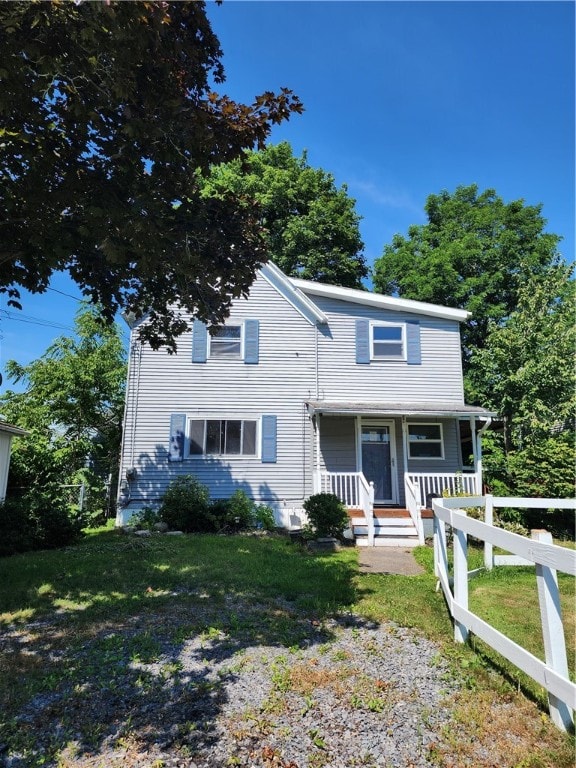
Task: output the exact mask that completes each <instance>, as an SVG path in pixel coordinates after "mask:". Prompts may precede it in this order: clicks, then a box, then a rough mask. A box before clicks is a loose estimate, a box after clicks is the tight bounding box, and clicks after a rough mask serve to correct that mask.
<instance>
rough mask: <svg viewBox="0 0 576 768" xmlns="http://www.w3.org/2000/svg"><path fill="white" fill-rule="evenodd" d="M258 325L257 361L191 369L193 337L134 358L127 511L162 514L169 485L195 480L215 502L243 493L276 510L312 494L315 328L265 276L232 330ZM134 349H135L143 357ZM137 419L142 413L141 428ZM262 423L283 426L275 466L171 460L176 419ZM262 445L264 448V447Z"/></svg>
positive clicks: (125, 460) (253, 461)
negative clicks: (249, 322) (152, 508)
mask: <svg viewBox="0 0 576 768" xmlns="http://www.w3.org/2000/svg"><path fill="white" fill-rule="evenodd" d="M246 319H257V320H259V362H258V364H256V365H250V364H246V363H244V361H243V360H241V359H230V358H228V359H224V358H220V359H214V358H208V360H207V362H205V363H193V362H192V333H191V332H190V333H186V334H185V335H183V336H182V337H180V339H178V352H177V354H175V355H169V354H167V353H166V352H165V351H162V350H159V351H153V350H151V349H150V348H149V347H148V346H144V347H142V349H141V357H140V361H139V363H138V359H137V358H138V352H137V351H136V352H135V354H133V355H131V361H130V362H131V365H130V373H129V382H128V392H127V404H126V420H125V421H126V423H125V438H124V448H123V454H122V464H121V475H120V476H121V478H124V477H125V476H126V470H129V469H130V468H134V469H135V470H136V479H135V480H134V481H133V482H131V483H130V503H129V505H128V511H125V512H123V513H122V518H123V519H122V522H126V519H127V518H129V517H130V515H131V514H132V512H131V511H130V510H137V509H140V508H142V506H146V505H157V503H158V500H159V499H160V497H161V495H162V493H163V492H164V490H165V489H166V487H167V485H168V483H169V482H170V481H171V480H173V479H174V478H175V477H177V476H179V475H186V474H193V475H195V476H196V477H197V478H198V479H199V480H200V481H201V482H202V483H205V484H206V485H207V486H208V487H209V489H210V494H211V497H212V498H223V497H228V496H230V495H231V494H232V493H233V492H234V490H236V489H237V488H242V489H243V490H245V491H246V493H248V495H249V496H251V497H252V498H254V499H255V500H256V501H262V502H270V503H272V504H273V505H274V506H275V508H277V509H278V510H280V509H282V507H284V506H286V507H299V506H301V505H302V502H303V500H304V499H305V498H306V497H307V496H309V495H310V493H311V492H312V475H311V468H312V457H311V449H312V439H311V424H310V420H309V418H308V416H307V413H306V410H305V405H304V403H305V401H306V400H307V399H310V398H313V397H314V396H315V394H316V392H315V390H314V386H315V371H316V369H315V365H316V356H315V328H314V327H313V326H312V325H310V323H308V322H307V321H306V320H305V319H304V318H303V317H302V315H301V314H300V313H299V312H297V311H296V310H295V309H294V308H293V307H292V306H291V305H290V304H289V303H288V302H287V301H286V300H285V299H284V298H283V297H281V296H280V295H279V294H278V293H277V291H276V290H275V289H274V288H272V287H271V286H270V285H269V284H268V283H267V282H266V280H264V279H263V278H262V277H259V278H258V279H257V280H256V282H255V283H254V285H253V286H252V289H251V291H250V297H249V299H239V300H237V301H236V302H235V303H234V307H233V310H232V312H231V315H230V318H229V320H228V321H227V322H228V323H230V324H234V323H240V322H242V321H243V320H246ZM137 348H138V347H137V346H136V348H135V349H136V350H137ZM134 413H137V417H136V419H134ZM173 413H184V414H186V415H187V417H189V418H190V417H191V418H245V419H260V417H261V416H262V415H266V414H270V415H275V416H276V417H277V461H276V462H275V463H262V461H261V460H260V458H259V457H257V458H249V457H240V456H238V457H227V458H224V459H219V458H217V457H203V456H195V457H190V458H184V460H183V461H179V462H169V461H168V441H169V432H170V417H171V414H173ZM258 442H259V441H258Z"/></svg>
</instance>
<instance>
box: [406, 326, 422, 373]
mask: <svg viewBox="0 0 576 768" xmlns="http://www.w3.org/2000/svg"><path fill="white" fill-rule="evenodd" d="M406 362H407V363H408V365H421V364H422V354H421V352H420V323H419V322H418V320H409V321H408V322H407V323H406Z"/></svg>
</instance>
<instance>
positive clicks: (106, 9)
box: [0, 0, 302, 347]
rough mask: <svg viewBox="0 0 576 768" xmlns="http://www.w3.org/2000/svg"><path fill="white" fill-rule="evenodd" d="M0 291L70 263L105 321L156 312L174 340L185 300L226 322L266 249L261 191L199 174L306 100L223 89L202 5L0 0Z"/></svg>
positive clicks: (39, 281)
mask: <svg viewBox="0 0 576 768" xmlns="http://www.w3.org/2000/svg"><path fill="white" fill-rule="evenodd" d="M0 50H2V58H1V61H0V81H1V87H0V178H1V185H0V211H1V213H0V227H1V229H0V290H4V291H8V292H9V293H10V296H11V300H12V301H17V299H18V294H17V289H18V287H19V286H23V287H25V288H27V289H28V290H30V291H33V292H41V291H43V290H45V289H46V287H47V284H48V281H49V279H50V276H51V275H52V273H53V272H54V271H64V270H67V271H68V272H69V273H70V275H71V276H72V278H73V279H74V280H75V281H76V282H77V283H78V285H79V286H80V288H81V289H82V291H83V292H84V294H85V295H87V296H89V297H90V298H91V299H92V300H93V301H95V302H100V304H101V305H102V307H103V311H104V313H105V315H106V316H107V318H108V319H109V320H110V319H112V317H113V316H114V314H115V313H116V311H117V310H118V309H119V308H123V309H125V310H128V311H131V312H133V313H135V314H136V315H142V314H143V313H144V312H146V313H148V317H149V319H150V322H149V323H148V324H147V325H146V326H145V327H144V329H143V333H144V336H145V338H147V339H148V340H149V341H150V342H151V343H152V344H153V345H154V346H160V345H161V344H163V343H166V344H168V346H172V347H173V341H174V337H175V336H177V335H178V334H179V333H181V332H183V331H184V330H185V327H186V326H185V322H184V320H183V319H182V318H181V317H180V316H179V315H178V312H177V310H176V309H174V305H175V304H176V303H178V304H180V305H181V306H183V307H185V308H186V309H188V310H190V311H191V312H193V313H195V314H197V315H198V316H199V317H201V318H202V319H205V320H216V321H217V320H219V319H222V317H223V316H224V315H225V313H226V311H227V309H228V307H229V304H230V301H231V299H232V298H233V297H235V296H238V295H241V294H242V293H245V292H246V291H247V290H248V288H249V286H250V284H251V282H252V280H253V278H254V274H255V270H256V268H257V267H258V266H259V264H260V263H261V262H262V261H263V260H265V258H266V253H265V249H264V242H263V239H262V237H261V231H260V222H259V215H258V213H257V211H256V209H255V207H254V205H253V202H252V201H251V200H249V199H246V198H244V197H243V196H241V195H237V194H234V193H233V192H230V193H229V194H221V195H219V196H218V197H217V198H210V197H207V196H206V195H202V194H201V191H200V187H201V185H200V181H199V177H198V172H200V173H207V172H208V169H209V167H210V166H211V165H213V164H216V163H220V162H224V161H230V160H232V159H234V158H235V157H238V156H239V155H240V154H241V153H242V151H243V150H244V149H247V148H254V147H255V146H256V147H261V146H263V144H264V141H265V139H266V138H267V136H268V134H269V132H270V130H271V127H272V125H273V124H275V123H278V122H280V121H282V120H285V119H286V118H288V117H289V115H290V114H291V113H292V112H300V111H301V110H302V107H301V104H300V102H299V100H298V99H297V98H296V97H295V96H293V94H292V93H291V92H290V91H289V90H287V89H282V90H281V92H280V93H279V94H278V95H275V94H273V93H271V92H265V93H263V94H262V95H260V96H258V97H256V98H255V100H254V102H253V103H252V104H251V105H245V104H238V103H235V102H234V101H232V100H231V99H230V98H228V97H227V96H223V95H219V94H218V93H216V92H215V91H214V87H217V86H218V85H219V84H221V83H222V82H223V80H224V70H223V67H222V64H221V56H222V51H221V49H220V45H219V42H218V39H217V38H216V36H215V35H214V33H213V32H212V29H211V27H210V24H209V22H208V19H207V17H206V13H205V6H204V3H203V2H198V1H197V0H195V1H194V2H137V3H126V2H101V1H100V0H97V1H96V2H78V3H71V2H56V0H52V1H51V2H37V1H32V2H18V3H2V4H0Z"/></svg>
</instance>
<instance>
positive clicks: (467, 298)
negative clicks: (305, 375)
mask: <svg viewBox="0 0 576 768" xmlns="http://www.w3.org/2000/svg"><path fill="white" fill-rule="evenodd" d="M425 209H426V214H427V216H428V223H427V224H423V225H414V226H412V227H410V228H409V230H408V235H407V236H403V235H399V234H398V235H395V236H394V238H393V240H392V243H391V244H390V245H386V246H385V248H384V252H383V254H382V256H381V257H380V259H378V260H377V261H376V262H375V265H374V285H375V288H376V290H378V291H380V292H381V293H388V294H390V293H392V294H395V293H396V294H400V295H401V296H402V297H403V298H406V299H416V300H418V301H427V302H431V303H433V304H443V305H445V306H449V307H458V308H460V309H466V310H468V311H469V312H471V313H472V317H471V318H470V320H469V321H468V322H467V323H466V324H465V325H464V326H463V328H462V341H463V345H464V365H465V370H467V368H468V365H469V362H470V356H471V353H472V350H474V349H480V348H482V346H483V345H484V342H485V339H486V336H487V334H488V329H489V326H490V323H491V322H495V323H501V322H502V321H503V320H504V319H505V318H507V317H508V316H509V315H510V313H511V312H513V311H514V309H515V307H516V305H517V302H518V291H519V288H520V286H521V285H522V284H523V283H524V281H525V279H526V278H527V277H528V276H530V275H538V274H544V273H546V271H547V270H549V269H550V268H551V267H552V266H554V265H555V264H557V263H559V254H558V243H559V242H560V238H559V237H558V236H557V235H554V234H550V233H548V232H545V231H544V227H545V225H546V220H545V219H544V218H543V216H542V206H541V205H526V204H525V203H524V201H523V200H514V201H512V202H510V203H506V202H504V200H503V199H502V198H501V197H499V196H498V195H497V194H496V192H495V191H494V190H493V189H487V190H485V191H484V192H479V191H478V187H477V185H475V184H472V185H470V186H460V187H458V188H457V189H456V191H455V192H454V193H452V194H451V193H450V192H447V191H443V192H440V194H433V195H430V196H429V197H428V199H427V201H426V206H425Z"/></svg>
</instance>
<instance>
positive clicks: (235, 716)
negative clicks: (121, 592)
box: [0, 595, 457, 768]
mask: <svg viewBox="0 0 576 768" xmlns="http://www.w3.org/2000/svg"><path fill="white" fill-rule="evenodd" d="M310 616H311V614H310V612H307V613H306V614H305V615H304V613H301V612H299V611H298V610H297V609H296V608H295V607H294V606H293V605H292V604H291V603H288V602H283V601H270V602H267V603H262V602H261V601H258V600H257V599H256V598H253V599H251V598H250V596H243V597H241V598H240V597H238V596H223V597H222V598H221V599H220V600H219V601H214V600H213V599H211V600H208V599H203V596H202V595H187V596H186V599H184V596H183V599H182V600H181V601H180V600H174V599H172V600H170V601H167V602H166V604H165V605H164V608H163V609H162V610H161V611H157V612H154V613H149V614H148V615H146V616H138V617H135V618H133V619H132V620H130V621H124V623H123V624H121V625H118V624H114V625H113V624H108V625H102V626H99V627H98V628H97V630H96V629H95V628H94V627H92V628H91V630H90V635H89V636H88V635H85V634H84V635H82V633H80V634H79V635H78V636H75V634H74V632H73V631H72V632H71V631H70V627H67V622H66V620H65V618H64V617H60V618H56V619H55V620H54V621H52V622H44V623H38V624H36V625H28V626H27V628H26V629H25V630H24V629H23V628H18V627H16V626H15V627H13V628H12V629H11V630H10V631H8V632H7V633H5V634H4V636H3V638H2V640H1V642H0V645H2V646H3V648H4V650H7V649H9V648H11V649H12V650H13V651H14V653H18V654H20V655H22V654H29V655H34V654H36V655H37V654H43V655H44V656H46V657H47V658H50V660H51V662H52V663H53V665H54V670H53V673H52V676H51V678H50V679H51V683H50V684H49V685H48V686H46V688H45V689H44V690H41V691H38V690H36V691H35V692H34V694H33V695H32V696H30V697H29V698H27V699H26V698H25V699H23V700H22V701H21V702H20V703H19V704H18V707H17V712H16V714H15V717H14V718H13V719H12V721H11V724H12V727H13V729H14V730H13V731H12V732H11V734H10V738H9V739H8V743H9V744H10V747H7V746H6V744H4V745H1V744H0V755H1V756H0V764H3V765H4V766H5V767H6V768H22V767H23V766H36V765H40V764H42V765H45V766H46V765H47V766H58V767H59V768H72V766H84V767H86V768H88V767H90V768H115V767H116V766H118V767H120V766H122V768H136V766H141V767H142V768H144V767H146V768H170V767H172V768H176V766H181V767H182V768H225V767H226V768H228V767H229V766H245V767H246V768H248V767H252V766H254V767H255V768H256V767H258V768H260V767H262V768H274V767H277V768H320V766H332V767H333V768H339V767H340V766H342V768H344V766H346V767H347V766H368V767H369V766H378V767H380V766H382V767H384V766H386V767H388V766H390V767H391V766H395V767H396V766H397V767H400V766H402V767H403V768H408V766H414V767H416V766H418V767H420V766H432V765H435V764H437V763H435V762H434V759H433V758H434V752H435V745H436V744H437V743H438V742H439V741H440V740H441V736H440V731H441V729H442V727H443V725H444V724H445V723H446V722H447V718H448V717H449V713H448V711H447V710H446V709H445V708H443V706H442V702H443V699H444V698H445V697H446V696H447V695H449V694H450V693H451V692H452V691H454V690H455V688H456V685H457V684H456V682H455V681H454V680H453V678H452V677H451V676H450V675H449V674H448V670H447V666H446V665H445V663H444V662H443V661H442V660H441V658H440V657H439V654H438V651H437V648H436V647H435V645H434V644H433V643H431V642H429V641H427V640H425V639H423V638H421V637H419V636H418V635H416V634H414V633H412V632H410V631H409V630H405V629H401V628H399V627H397V626H394V625H391V624H379V625H375V624H370V623H367V622H366V621H364V620H362V619H360V618H358V617H355V616H353V615H351V614H346V615H339V616H336V617H334V618H332V619H330V620H328V621H323V622H321V621H319V620H318V621H316V620H314V619H311V618H310ZM58 760H59V762H58Z"/></svg>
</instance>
